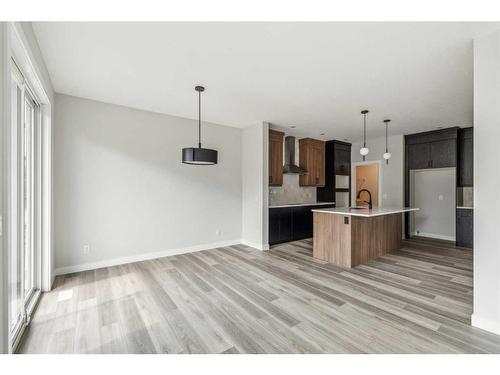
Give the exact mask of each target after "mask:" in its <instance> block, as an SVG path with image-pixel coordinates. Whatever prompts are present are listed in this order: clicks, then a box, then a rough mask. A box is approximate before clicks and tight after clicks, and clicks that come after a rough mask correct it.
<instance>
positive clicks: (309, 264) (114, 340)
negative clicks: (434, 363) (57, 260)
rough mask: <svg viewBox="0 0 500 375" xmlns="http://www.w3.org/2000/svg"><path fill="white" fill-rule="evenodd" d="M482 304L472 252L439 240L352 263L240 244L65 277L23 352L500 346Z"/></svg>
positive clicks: (299, 249) (44, 302)
mask: <svg viewBox="0 0 500 375" xmlns="http://www.w3.org/2000/svg"><path fill="white" fill-rule="evenodd" d="M471 306H472V253H471V252H470V251H467V250H460V249H456V248H454V247H449V246H447V245H445V244H443V243H440V242H434V241H408V242H404V247H403V248H402V249H401V250H399V251H397V252H394V253H391V254H387V255H385V256H383V257H381V258H379V259H377V260H375V261H372V262H370V263H369V264H367V265H361V266H358V267H356V268H353V269H343V268H339V267H336V266H334V265H331V264H327V263H325V262H323V261H318V260H315V259H313V258H312V244H311V240H304V241H297V242H293V243H289V244H283V245H279V246H275V247H273V248H272V249H271V251H268V252H261V251H258V250H254V249H252V248H249V247H246V246H243V245H239V246H231V247H225V248H219V249H213V250H207V251H201V252H197V253H191V254H185V255H178V256H172V257H166V258H161V259H155V260H150V261H144V262H138V263H133V264H127V265H121V266H115V267H109V268H102V269H98V270H94V271H87V272H81V273H75V274H70V275H65V276H60V277H57V279H56V282H55V287H54V290H53V291H51V292H50V293H45V294H44V295H43V296H42V299H41V301H40V304H39V306H38V309H37V311H36V313H35V315H34V317H33V319H32V323H31V326H30V328H29V329H28V330H27V332H26V334H25V337H24V339H23V343H22V344H21V346H20V349H19V351H20V352H23V353H488V352H493V353H499V352H500V336H496V335H493V334H490V333H488V332H486V331H482V330H480V329H476V328H473V327H471V326H470V315H471Z"/></svg>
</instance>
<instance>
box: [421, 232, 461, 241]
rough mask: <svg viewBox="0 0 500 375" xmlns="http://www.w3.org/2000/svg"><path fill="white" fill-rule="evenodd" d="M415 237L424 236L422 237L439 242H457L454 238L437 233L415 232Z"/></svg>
mask: <svg viewBox="0 0 500 375" xmlns="http://www.w3.org/2000/svg"><path fill="white" fill-rule="evenodd" d="M412 235H413V236H422V237H429V238H435V239H437V240H445V241H455V240H456V238H455V237H453V236H443V235H442V234H436V233H427V232H419V233H417V232H413V233H412Z"/></svg>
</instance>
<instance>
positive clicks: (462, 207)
mask: <svg viewBox="0 0 500 375" xmlns="http://www.w3.org/2000/svg"><path fill="white" fill-rule="evenodd" d="M457 208H459V209H461V210H473V209H474V207H469V206H457Z"/></svg>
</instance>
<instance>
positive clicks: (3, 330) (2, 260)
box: [0, 22, 8, 353]
mask: <svg viewBox="0 0 500 375" xmlns="http://www.w3.org/2000/svg"><path fill="white" fill-rule="evenodd" d="M5 45H6V41H5V22H0V145H1V147H0V216H2V224H1V225H2V227H1V228H0V230H1V231H2V236H1V237H0V353H6V352H7V347H8V336H7V332H8V312H7V308H8V303H7V284H8V275H7V264H8V258H7V252H4V251H3V250H4V236H3V232H4V230H3V229H4V226H3V218H4V216H5V212H4V198H5V197H4V192H5V189H4V186H5V183H6V181H5V180H4V177H5V176H4V174H3V172H4V167H3V166H4V165H3V163H4V151H3V150H4V137H3V133H4V131H5V126H6V123H5V117H6V116H5V111H4V107H6V103H4V99H5V98H4V92H5V91H7V86H6V85H7V71H6V67H5V65H6V64H5V63H6V61H5V56H6V55H7V53H6V50H5ZM5 248H6V247H5Z"/></svg>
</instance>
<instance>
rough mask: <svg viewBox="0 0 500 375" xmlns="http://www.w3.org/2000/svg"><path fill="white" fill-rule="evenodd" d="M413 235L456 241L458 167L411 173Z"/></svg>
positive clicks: (421, 170) (420, 170) (411, 226)
mask: <svg viewBox="0 0 500 375" xmlns="http://www.w3.org/2000/svg"><path fill="white" fill-rule="evenodd" d="M410 192H411V195H412V196H411V200H410V205H411V206H412V207H418V208H420V210H419V211H417V212H414V213H412V214H410V217H413V220H411V224H410V228H411V229H410V230H411V232H412V234H415V235H420V236H424V237H431V238H438V239H442V240H448V241H455V216H456V213H455V212H456V199H455V195H456V171H455V168H436V169H419V170H415V171H411V173H410Z"/></svg>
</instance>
